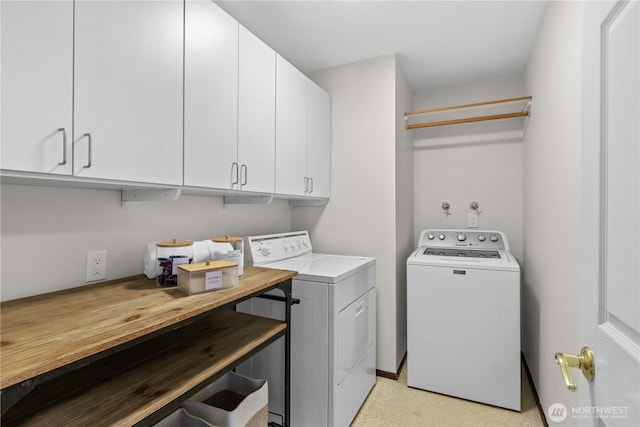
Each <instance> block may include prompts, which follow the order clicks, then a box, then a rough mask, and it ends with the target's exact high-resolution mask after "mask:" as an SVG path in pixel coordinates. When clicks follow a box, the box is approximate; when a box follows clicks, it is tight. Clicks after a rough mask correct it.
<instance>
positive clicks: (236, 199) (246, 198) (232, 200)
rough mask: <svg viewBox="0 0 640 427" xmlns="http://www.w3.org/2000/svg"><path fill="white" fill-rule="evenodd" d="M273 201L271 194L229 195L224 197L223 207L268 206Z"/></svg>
mask: <svg viewBox="0 0 640 427" xmlns="http://www.w3.org/2000/svg"><path fill="white" fill-rule="evenodd" d="M272 200H273V194H247V195H242V194H230V195H226V196H224V204H225V205H241V204H244V205H268V204H269V203H271V201H272Z"/></svg>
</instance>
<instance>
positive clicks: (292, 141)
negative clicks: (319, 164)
mask: <svg viewBox="0 0 640 427" xmlns="http://www.w3.org/2000/svg"><path fill="white" fill-rule="evenodd" d="M307 80H308V79H307V77H306V76H305V75H304V74H302V72H300V71H299V70H298V69H296V68H295V67H294V66H293V65H291V64H290V63H289V62H287V61H286V60H285V59H284V58H282V57H281V56H279V55H278V57H277V61H276V193H278V194H288V195H295V196H304V195H305V192H306V191H307V187H308V178H307V84H308V82H307Z"/></svg>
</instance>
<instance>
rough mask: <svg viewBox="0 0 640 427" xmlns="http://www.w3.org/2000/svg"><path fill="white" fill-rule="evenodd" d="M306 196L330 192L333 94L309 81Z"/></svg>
mask: <svg viewBox="0 0 640 427" xmlns="http://www.w3.org/2000/svg"><path fill="white" fill-rule="evenodd" d="M307 179H308V184H307V195H308V196H311V197H322V198H329V196H330V194H331V97H330V96H329V94H328V93H327V92H325V91H324V90H323V89H322V88H321V87H320V86H318V85H317V84H315V83H314V82H312V81H310V80H309V81H308V82H307Z"/></svg>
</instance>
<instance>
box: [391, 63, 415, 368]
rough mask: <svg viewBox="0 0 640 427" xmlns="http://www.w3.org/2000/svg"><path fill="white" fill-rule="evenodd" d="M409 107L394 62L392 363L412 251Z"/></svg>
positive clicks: (401, 344)
mask: <svg viewBox="0 0 640 427" xmlns="http://www.w3.org/2000/svg"><path fill="white" fill-rule="evenodd" d="M412 106H413V89H412V88H411V86H410V85H409V81H408V80H407V79H406V77H405V75H404V72H403V71H402V69H401V68H400V65H399V64H398V63H397V62H396V114H395V126H396V322H397V323H396V364H399V363H401V362H402V359H403V358H404V356H405V354H406V352H407V267H406V265H407V257H408V256H409V254H410V253H411V251H413V249H414V242H413V222H414V207H413V203H414V200H413V137H412V135H411V132H407V131H406V129H405V122H404V113H405V112H407V111H409V110H411V108H412ZM398 366H399V365H398ZM398 366H397V367H398Z"/></svg>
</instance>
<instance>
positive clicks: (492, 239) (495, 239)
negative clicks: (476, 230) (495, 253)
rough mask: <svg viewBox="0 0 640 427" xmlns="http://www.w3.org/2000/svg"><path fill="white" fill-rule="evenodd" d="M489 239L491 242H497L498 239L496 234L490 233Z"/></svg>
mask: <svg viewBox="0 0 640 427" xmlns="http://www.w3.org/2000/svg"><path fill="white" fill-rule="evenodd" d="M491 241H492V242H497V241H498V235H497V234H492V235H491Z"/></svg>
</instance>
